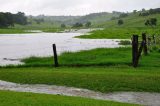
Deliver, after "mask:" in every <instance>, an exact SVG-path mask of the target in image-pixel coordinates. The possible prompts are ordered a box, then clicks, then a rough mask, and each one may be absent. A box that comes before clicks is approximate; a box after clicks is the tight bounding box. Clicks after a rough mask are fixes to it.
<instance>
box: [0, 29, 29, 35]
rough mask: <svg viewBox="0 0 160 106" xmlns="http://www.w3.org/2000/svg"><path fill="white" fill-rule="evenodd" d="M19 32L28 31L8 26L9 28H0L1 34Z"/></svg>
mask: <svg viewBox="0 0 160 106" xmlns="http://www.w3.org/2000/svg"><path fill="white" fill-rule="evenodd" d="M18 33H28V32H26V31H25V30H23V29H14V28H7V29H0V34H18Z"/></svg>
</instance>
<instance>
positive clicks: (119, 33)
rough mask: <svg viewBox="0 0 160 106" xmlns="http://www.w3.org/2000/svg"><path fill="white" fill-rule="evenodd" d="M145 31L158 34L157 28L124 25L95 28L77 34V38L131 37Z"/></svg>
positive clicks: (148, 33) (159, 31) (149, 33)
mask: <svg viewBox="0 0 160 106" xmlns="http://www.w3.org/2000/svg"><path fill="white" fill-rule="evenodd" d="M142 33H147V35H153V34H157V35H159V34H160V30H159V28H155V29H152V28H125V27H114V28H106V29H104V30H97V31H93V32H91V34H90V35H82V36H78V38H89V39H131V37H132V35H134V34H137V35H141V34H142Z"/></svg>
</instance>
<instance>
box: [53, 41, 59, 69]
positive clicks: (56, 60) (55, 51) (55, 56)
mask: <svg viewBox="0 0 160 106" xmlns="http://www.w3.org/2000/svg"><path fill="white" fill-rule="evenodd" d="M53 55H54V66H55V67H58V66H59V64H58V56H57V50H56V44H53Z"/></svg>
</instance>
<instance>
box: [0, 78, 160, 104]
mask: <svg viewBox="0 0 160 106" xmlns="http://www.w3.org/2000/svg"><path fill="white" fill-rule="evenodd" d="M0 90H9V91H16V92H32V93H41V94H53V95H65V96H78V97H85V98H92V99H100V100H112V101H117V102H123V103H133V104H140V105H146V106H160V93H142V92H117V93H108V94H105V93H100V92H94V91H91V90H87V89H79V88H73V87H63V86H52V85H50V86H49V85H20V84H16V83H11V82H5V81H0Z"/></svg>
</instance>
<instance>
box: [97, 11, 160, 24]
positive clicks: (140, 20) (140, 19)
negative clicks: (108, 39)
mask: <svg viewBox="0 0 160 106" xmlns="http://www.w3.org/2000/svg"><path fill="white" fill-rule="evenodd" d="M151 18H156V19H157V27H160V9H159V8H157V9H150V10H142V11H135V12H132V13H127V16H125V17H119V18H116V19H113V20H109V21H106V22H103V23H98V24H96V25H95V27H147V26H146V25H145V22H146V20H149V19H151ZM118 20H123V22H124V24H123V25H121V26H119V25H118Z"/></svg>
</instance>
